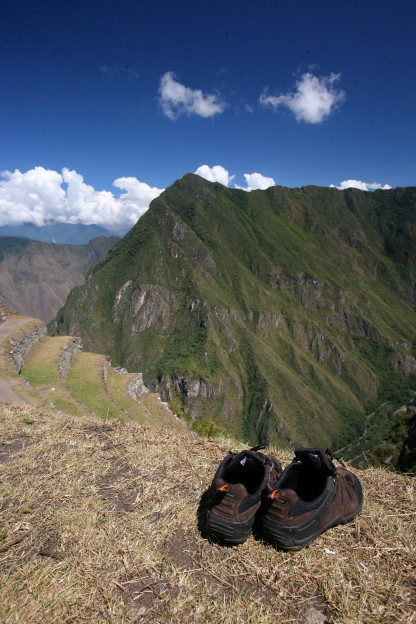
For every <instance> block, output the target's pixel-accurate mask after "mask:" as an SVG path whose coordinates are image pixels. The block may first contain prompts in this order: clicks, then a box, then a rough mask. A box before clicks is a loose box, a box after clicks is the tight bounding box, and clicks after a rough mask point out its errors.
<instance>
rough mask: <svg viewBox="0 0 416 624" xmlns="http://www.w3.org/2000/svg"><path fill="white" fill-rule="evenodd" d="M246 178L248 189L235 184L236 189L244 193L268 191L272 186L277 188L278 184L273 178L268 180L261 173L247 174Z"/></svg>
mask: <svg viewBox="0 0 416 624" xmlns="http://www.w3.org/2000/svg"><path fill="white" fill-rule="evenodd" d="M244 177H245V179H246V182H247V187H246V188H244V187H243V186H238V185H237V184H235V185H234V186H235V188H238V189H241V190H243V191H255V190H257V189H261V190H263V191H264V190H266V189H268V188H269V187H270V186H275V185H276V182H275V181H274V180H273V178H266V176H264V175H262V174H261V173H245V174H244Z"/></svg>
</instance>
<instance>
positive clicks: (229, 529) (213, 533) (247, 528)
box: [207, 511, 255, 544]
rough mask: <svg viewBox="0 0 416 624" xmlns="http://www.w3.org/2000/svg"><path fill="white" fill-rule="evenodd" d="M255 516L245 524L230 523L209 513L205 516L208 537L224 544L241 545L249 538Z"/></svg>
mask: <svg viewBox="0 0 416 624" xmlns="http://www.w3.org/2000/svg"><path fill="white" fill-rule="evenodd" d="M254 520H255V516H254V515H253V517H252V518H249V519H248V520H246V521H245V522H231V521H230V520H224V519H223V518H219V517H218V516H215V515H214V514H213V513H211V512H210V511H209V512H208V514H207V532H208V535H209V536H210V537H211V538H213V539H214V540H216V541H219V542H224V543H225V544H242V543H243V542H245V541H246V539H247V538H248V537H250V535H251V533H252V529H253V525H254Z"/></svg>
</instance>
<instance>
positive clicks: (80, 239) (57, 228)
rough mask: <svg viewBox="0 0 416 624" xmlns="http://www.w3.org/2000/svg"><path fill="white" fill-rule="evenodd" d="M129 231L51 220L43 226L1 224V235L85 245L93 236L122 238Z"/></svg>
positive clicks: (126, 229)
mask: <svg viewBox="0 0 416 624" xmlns="http://www.w3.org/2000/svg"><path fill="white" fill-rule="evenodd" d="M128 231H129V230H128V228H125V229H123V230H117V231H110V230H107V229H106V228H104V227H102V226H101V225H95V224H92V225H84V224H83V223H58V222H51V223H47V224H46V225H43V226H41V227H39V226H37V225H34V224H33V223H22V224H21V225H3V226H1V227H0V237H1V236H14V237H17V238H28V239H30V240H36V241H41V242H43V243H60V244H69V245H85V244H86V243H88V242H89V241H90V240H91V239H92V238H97V237H98V236H118V237H120V238H121V237H123V236H124V235H125V234H126V233H127V232H128Z"/></svg>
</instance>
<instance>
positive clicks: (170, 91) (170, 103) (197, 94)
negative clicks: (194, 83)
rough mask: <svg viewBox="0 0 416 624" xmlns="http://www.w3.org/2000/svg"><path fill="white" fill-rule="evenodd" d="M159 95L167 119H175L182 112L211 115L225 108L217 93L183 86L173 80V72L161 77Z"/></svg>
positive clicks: (201, 115)
mask: <svg viewBox="0 0 416 624" xmlns="http://www.w3.org/2000/svg"><path fill="white" fill-rule="evenodd" d="M159 96H160V97H159V102H160V105H161V106H162V110H163V112H164V113H165V115H166V116H167V117H169V119H177V118H178V117H179V116H180V115H182V114H186V115H199V116H200V117H213V116H214V115H217V114H218V113H222V112H224V110H225V108H226V104H225V102H223V101H222V100H221V99H220V98H219V96H218V95H217V94H215V93H203V92H202V91H201V90H200V89H190V88H189V87H185V86H184V85H183V84H181V83H180V82H177V80H175V78H174V74H173V72H166V73H165V74H163V76H162V77H161V79H160V87H159Z"/></svg>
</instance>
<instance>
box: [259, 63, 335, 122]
mask: <svg viewBox="0 0 416 624" xmlns="http://www.w3.org/2000/svg"><path fill="white" fill-rule="evenodd" d="M340 77H341V74H334V73H331V74H330V75H329V76H321V77H318V76H315V75H314V74H312V73H311V72H307V73H306V74H303V75H302V76H301V77H300V79H299V80H298V81H297V82H296V90H295V91H294V92H291V93H286V94H283V95H277V96H276V95H268V94H267V92H263V93H262V94H261V96H260V100H259V101H260V103H261V104H262V105H263V106H267V107H269V108H271V109H272V110H274V111H277V110H278V108H279V107H281V106H285V107H286V108H288V109H289V110H291V111H292V113H294V114H295V116H296V119H297V120H298V121H304V122H306V123H311V124H317V123H321V122H322V121H324V120H325V119H326V118H327V117H329V115H330V114H331V113H332V112H333V111H334V110H335V109H336V107H337V106H338V105H339V104H341V103H342V102H343V101H344V99H345V93H344V91H341V90H337V89H335V88H334V84H335V83H336V82H338V80H339V79H340Z"/></svg>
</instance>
